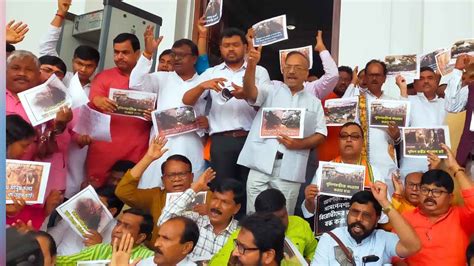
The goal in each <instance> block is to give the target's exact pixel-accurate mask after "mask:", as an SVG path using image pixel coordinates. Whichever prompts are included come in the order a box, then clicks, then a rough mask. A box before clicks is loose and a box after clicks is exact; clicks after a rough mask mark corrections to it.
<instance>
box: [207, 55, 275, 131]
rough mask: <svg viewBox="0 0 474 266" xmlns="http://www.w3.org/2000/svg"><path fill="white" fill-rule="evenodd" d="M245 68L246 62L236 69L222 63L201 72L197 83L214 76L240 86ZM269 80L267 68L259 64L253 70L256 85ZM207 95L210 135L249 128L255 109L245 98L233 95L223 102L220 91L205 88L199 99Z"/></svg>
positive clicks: (247, 129)
mask: <svg viewBox="0 0 474 266" xmlns="http://www.w3.org/2000/svg"><path fill="white" fill-rule="evenodd" d="M246 68H247V62H245V63H244V64H243V65H242V67H241V68H240V69H239V70H237V71H234V70H232V69H230V68H229V67H228V66H227V65H226V64H225V63H222V64H220V65H217V66H215V67H212V68H209V69H207V70H206V71H205V72H204V73H202V74H201V75H200V76H199V83H202V82H204V81H207V80H210V79H214V78H225V79H227V81H228V82H233V83H234V84H236V85H238V86H242V81H243V77H244V74H245V69H246ZM269 80H270V77H269V76H268V72H267V70H266V69H265V68H263V67H261V66H257V69H256V72H255V83H256V84H257V86H258V85H259V84H263V83H264V82H268V81H269ZM199 83H198V84H199ZM209 95H210V97H211V101H212V105H211V109H210V111H209V133H210V134H211V135H212V134H214V133H219V132H225V131H231V130H245V131H249V130H250V127H251V126H252V121H253V119H254V118H255V114H256V113H257V111H255V110H254V109H253V107H251V106H249V105H248V103H247V102H246V101H245V100H239V99H236V98H234V97H233V98H231V99H230V100H228V101H227V102H225V101H223V100H221V99H219V98H221V97H222V96H221V93H217V92H215V91H214V90H206V91H205V92H204V93H203V94H202V95H201V99H204V98H205V97H207V96H209Z"/></svg>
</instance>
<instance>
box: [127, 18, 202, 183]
mask: <svg viewBox="0 0 474 266" xmlns="http://www.w3.org/2000/svg"><path fill="white" fill-rule="evenodd" d="M162 38H163V36H160V37H159V38H157V39H155V36H154V27H152V26H150V25H149V26H147V28H146V30H145V33H144V43H145V50H144V51H143V53H142V55H141V56H140V59H139V60H138V63H137V65H136V66H135V67H134V68H133V71H132V73H131V75H130V88H132V89H135V90H140V91H147V92H153V93H156V94H157V96H158V97H157V104H156V106H157V111H160V112H161V111H165V110H168V109H172V108H177V107H182V106H184V104H183V102H182V98H183V95H184V93H185V92H187V91H188V90H189V89H190V88H192V87H194V86H196V84H198V77H199V75H198V74H197V73H196V70H195V68H194V65H195V64H196V61H197V58H198V48H197V46H196V44H194V43H193V42H192V41H191V40H188V39H180V40H177V41H176V42H174V44H173V46H172V48H171V50H172V51H173V55H174V71H172V72H163V71H160V72H152V73H150V68H151V66H152V64H153V61H152V60H151V59H152V56H153V53H154V52H155V51H156V49H157V48H158V46H159V44H160V42H161V40H162ZM205 105H206V102H205V101H200V102H199V103H198V104H197V105H196V106H195V107H194V110H195V112H196V116H197V118H196V120H197V123H198V125H199V127H200V128H202V129H204V128H207V127H208V123H207V119H206V117H205V116H203V115H204V109H205ZM158 134H159V132H155V128H153V129H152V131H151V134H150V139H152V138H153V137H154V136H156V135H158ZM203 135H204V132H203V130H198V131H192V132H188V133H185V134H181V135H177V136H172V137H170V138H168V142H167V143H166V146H165V148H167V149H168V150H169V152H168V153H167V154H165V155H164V156H162V157H160V158H159V159H158V160H155V161H154V162H152V164H151V165H150V166H149V167H148V169H146V171H145V172H144V173H143V176H142V178H141V180H140V188H154V187H159V186H161V185H162V184H161V182H160V181H161V180H160V179H159V178H156V177H158V176H162V175H163V173H162V172H161V164H162V163H163V162H164V161H165V160H166V159H167V158H168V157H169V156H170V155H173V154H181V155H183V156H186V158H188V159H189V160H190V161H191V163H192V166H193V169H192V171H193V173H195V174H196V175H197V176H199V175H200V174H202V173H203V172H204V170H205V166H204V159H203V158H202V150H203V145H202V140H201V137H202V136H203ZM168 154H169V155H168Z"/></svg>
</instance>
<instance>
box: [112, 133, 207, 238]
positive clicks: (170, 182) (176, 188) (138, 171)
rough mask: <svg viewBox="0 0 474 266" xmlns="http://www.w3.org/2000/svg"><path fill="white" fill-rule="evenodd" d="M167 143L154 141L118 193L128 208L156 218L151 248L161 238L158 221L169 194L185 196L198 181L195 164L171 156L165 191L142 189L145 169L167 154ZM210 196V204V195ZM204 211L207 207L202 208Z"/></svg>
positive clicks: (164, 177) (165, 164)
mask: <svg viewBox="0 0 474 266" xmlns="http://www.w3.org/2000/svg"><path fill="white" fill-rule="evenodd" d="M165 142H166V141H165V139H164V138H163V137H156V138H154V139H153V140H152V142H151V143H150V146H149V147H148V151H147V153H146V154H145V155H144V156H143V158H142V159H141V160H140V161H139V162H138V163H137V164H136V165H135V166H134V167H133V168H132V169H130V170H129V171H127V172H126V173H125V175H124V176H123V177H122V178H121V180H120V182H119V183H118V185H117V188H116V190H115V194H116V195H117V197H119V198H120V199H121V200H122V201H123V202H125V203H126V204H127V205H129V206H131V207H134V208H139V209H142V210H146V211H149V212H150V214H151V215H152V216H153V233H152V237H151V241H150V245H149V246H152V245H153V243H154V241H155V240H156V238H157V237H158V219H159V218H160V216H161V213H162V210H163V208H164V207H165V205H166V195H167V193H173V192H184V191H185V190H187V189H188V188H190V187H191V183H192V182H193V177H194V174H193V172H192V164H191V162H190V161H189V159H188V158H186V157H184V156H182V155H179V154H175V155H171V156H169V157H168V158H167V159H166V161H164V162H163V163H162V164H161V169H162V173H163V175H162V176H161V180H162V183H163V187H164V188H161V187H155V188H150V189H140V188H138V184H139V182H140V179H141V178H142V174H143V172H144V171H145V169H146V168H147V167H148V166H149V165H150V164H151V163H152V162H153V161H155V160H157V159H158V158H160V157H161V156H162V155H163V154H164V153H165V152H166V150H165V149H164V148H163V147H164V146H165ZM206 196H207V199H208V201H209V198H210V193H208V194H207V195H206ZM203 207H205V206H202V207H201V208H203ZM195 210H197V209H195Z"/></svg>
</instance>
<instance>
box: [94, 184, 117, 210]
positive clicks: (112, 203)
mask: <svg viewBox="0 0 474 266" xmlns="http://www.w3.org/2000/svg"><path fill="white" fill-rule="evenodd" d="M96 192H97V195H99V196H102V197H106V198H107V205H108V208H109V209H112V208H116V209H117V212H116V213H115V215H114V217H117V216H118V215H119V214H120V212H121V211H122V208H123V205H124V203H123V202H122V201H121V200H120V199H119V198H118V197H117V196H116V195H115V186H110V185H108V186H103V187H101V188H98V189H97V190H96Z"/></svg>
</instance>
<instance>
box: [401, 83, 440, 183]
mask: <svg viewBox="0 0 474 266" xmlns="http://www.w3.org/2000/svg"><path fill="white" fill-rule="evenodd" d="M401 100H408V101H409V102H410V106H411V111H410V120H409V126H410V127H434V126H441V125H444V119H445V117H446V111H445V109H444V106H445V101H444V99H443V98H438V96H436V97H435V98H434V99H432V100H428V99H427V98H426V96H425V95H424V94H423V93H421V92H420V93H417V95H409V96H408V99H407V98H403V97H401ZM426 171H428V161H427V159H426V158H405V157H404V156H403V153H402V154H401V159H400V174H401V176H403V177H405V176H406V175H407V174H409V173H413V172H426Z"/></svg>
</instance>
